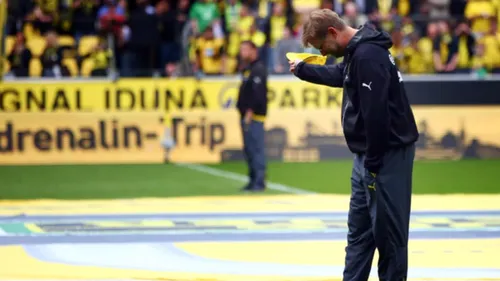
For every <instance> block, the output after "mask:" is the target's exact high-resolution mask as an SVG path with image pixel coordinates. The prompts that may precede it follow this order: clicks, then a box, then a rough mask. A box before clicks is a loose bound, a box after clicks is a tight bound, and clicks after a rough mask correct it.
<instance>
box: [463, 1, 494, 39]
mask: <svg viewBox="0 0 500 281" xmlns="http://www.w3.org/2000/svg"><path fill="white" fill-rule="evenodd" d="M495 12H496V11H495V6H494V5H493V2H492V1H491V0H469V1H467V5H466V6H465V17H466V18H467V19H468V20H469V21H471V22H472V31H473V32H474V33H479V34H481V35H482V34H486V33H488V31H489V30H490V22H491V19H493V18H495V16H496V14H495Z"/></svg>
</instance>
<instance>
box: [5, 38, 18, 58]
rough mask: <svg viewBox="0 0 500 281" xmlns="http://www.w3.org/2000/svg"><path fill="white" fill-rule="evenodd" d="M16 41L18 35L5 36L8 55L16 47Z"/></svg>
mask: <svg viewBox="0 0 500 281" xmlns="http://www.w3.org/2000/svg"><path fill="white" fill-rule="evenodd" d="M15 43H16V37H14V36H7V37H6V38H5V54H6V55H7V56H8V55H10V53H11V52H12V49H13V48H14V44H15Z"/></svg>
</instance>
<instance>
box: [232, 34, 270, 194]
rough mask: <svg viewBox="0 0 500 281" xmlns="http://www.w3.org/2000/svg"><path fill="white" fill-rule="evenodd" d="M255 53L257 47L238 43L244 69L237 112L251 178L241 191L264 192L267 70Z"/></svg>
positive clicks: (248, 43)
mask: <svg viewBox="0 0 500 281" xmlns="http://www.w3.org/2000/svg"><path fill="white" fill-rule="evenodd" d="M258 52H259V50H258V47H257V46H256V45H255V44H254V43H253V42H251V41H244V42H242V43H241V47H240V57H241V62H242V63H243V64H244V65H245V68H244V69H243V77H242V78H243V81H242V83H241V86H240V90H239V95H238V103H237V108H238V111H239V113H240V120H241V130H242V133H243V146H244V149H243V150H244V153H245V158H246V161H247V164H248V170H249V177H250V182H249V183H248V184H247V185H246V186H245V187H244V188H243V190H244V191H264V190H265V188H266V183H265V177H266V157H265V147H264V146H265V144H264V134H265V130H264V120H265V118H266V114H267V69H266V66H265V65H264V63H263V62H261V61H260V60H259V55H258Z"/></svg>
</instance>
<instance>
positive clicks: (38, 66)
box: [30, 59, 42, 77]
mask: <svg viewBox="0 0 500 281" xmlns="http://www.w3.org/2000/svg"><path fill="white" fill-rule="evenodd" d="M30 76H31V77H40V76H42V62H40V60H39V59H31V61H30Z"/></svg>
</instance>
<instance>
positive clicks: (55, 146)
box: [0, 75, 500, 165]
mask: <svg viewBox="0 0 500 281" xmlns="http://www.w3.org/2000/svg"><path fill="white" fill-rule="evenodd" d="M405 80H406V87H407V92H408V96H409V98H410V100H411V103H412V104H413V109H414V112H415V116H416V119H417V122H418V126H419V131H420V135H421V137H420V140H419V142H418V143H417V146H418V149H417V157H418V158H419V159H460V158H468V157H470V158H500V126H498V124H500V95H499V94H498V92H499V91H500V79H499V78H497V77H495V76H492V77H490V78H488V79H485V80H476V79H473V78H471V77H470V76H454V75H453V76H423V77H405ZM238 84H239V81H238V78H237V77H224V78H210V79H204V80H196V79H194V78H182V79H173V80H169V79H121V80H117V81H103V80H57V81H55V80H25V81H9V82H4V83H2V84H0V164H4V165H10V164H63V163H161V162H163V161H177V162H197V163H217V162H221V161H233V160H242V159H243V154H242V152H241V132H240V128H239V123H238V120H237V119H238V115H237V113H236V110H234V105H235V102H236V98H237V90H238ZM341 101H342V98H341V91H340V90H339V89H331V88H327V87H323V86H317V85H312V84H308V83H305V82H302V81H299V80H297V79H294V78H293V77H271V78H270V81H269V109H270V110H269V116H268V120H267V121H266V131H267V133H266V145H267V156H268V159H272V160H278V161H290V162H303V161H321V160H325V159H335V158H350V157H351V155H350V153H349V151H348V150H347V147H346V145H345V141H344V139H343V135H342V130H341V126H340V105H341ZM169 138H172V139H173V140H174V141H175V144H176V146H175V147H174V148H173V149H165V147H167V146H166V145H165V143H166V142H165V140H166V139H169ZM168 147H169V146H168ZM165 150H166V151H165Z"/></svg>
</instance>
